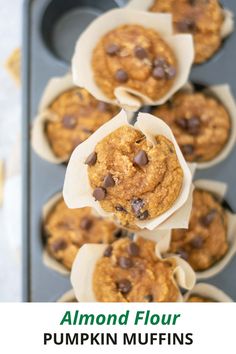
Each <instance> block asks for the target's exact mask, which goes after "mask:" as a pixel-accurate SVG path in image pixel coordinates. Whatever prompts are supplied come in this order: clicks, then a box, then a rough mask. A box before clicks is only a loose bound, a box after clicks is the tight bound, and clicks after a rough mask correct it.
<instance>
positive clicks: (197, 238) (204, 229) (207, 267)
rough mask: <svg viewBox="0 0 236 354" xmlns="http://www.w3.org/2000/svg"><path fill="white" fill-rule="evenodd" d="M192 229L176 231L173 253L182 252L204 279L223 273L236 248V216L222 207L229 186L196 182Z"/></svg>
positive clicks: (205, 181)
mask: <svg viewBox="0 0 236 354" xmlns="http://www.w3.org/2000/svg"><path fill="white" fill-rule="evenodd" d="M194 185H195V190H194V192H193V207H192V212H191V216H190V221H189V227H188V229H186V230H184V229H182V230H181V229H179V230H172V235H171V243H170V248H169V253H171V254H172V253H175V254H179V255H180V256H181V257H182V258H183V259H184V260H186V261H187V262H188V263H189V264H190V265H191V266H192V268H193V269H194V270H195V271H196V272H197V278H198V279H204V278H207V277H210V276H213V275H215V274H217V273H218V272H220V271H221V270H222V269H223V268H224V267H225V266H226V264H228V262H229V261H230V259H231V258H232V256H233V255H234V254H235V251H236V236H235V234H236V233H235V232H236V216H235V215H233V214H232V213H231V212H229V211H228V210H226V209H225V208H224V207H223V206H222V200H223V197H224V194H225V192H226V185H225V184H224V183H221V182H214V181H207V180H198V181H195V182H194Z"/></svg>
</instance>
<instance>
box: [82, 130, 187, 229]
mask: <svg viewBox="0 0 236 354" xmlns="http://www.w3.org/2000/svg"><path fill="white" fill-rule="evenodd" d="M155 139H156V143H157V144H156V145H154V146H153V145H152V144H150V143H149V142H148V141H147V140H146V137H145V136H144V135H143V134H142V133H141V132H140V131H139V130H136V129H134V128H133V127H131V126H122V127H120V128H118V129H116V130H115V131H114V132H112V133H111V134H109V135H107V136H106V137H105V138H104V139H102V140H101V141H100V142H99V143H98V144H97V145H96V147H95V151H94V152H93V153H92V154H91V155H90V156H88V158H87V159H86V161H85V163H86V164H87V165H88V177H89V181H90V184H91V187H92V188H93V196H94V198H95V200H97V201H99V202H100V205H101V207H102V208H103V209H104V210H105V211H107V212H112V213H114V214H115V216H116V217H117V218H118V220H119V222H120V223H121V224H122V225H124V226H126V227H132V228H134V226H135V224H136V222H137V221H142V220H148V219H152V218H155V217H157V216H159V215H161V214H163V213H164V212H165V211H167V210H168V209H170V208H171V207H172V205H173V204H174V202H175V201H176V199H177V198H178V196H179V193H180V191H181V188H182V183H183V171H182V168H181V166H180V164H179V161H178V158H177V155H176V152H175V148H174V145H173V144H172V142H171V141H169V140H168V139H167V138H166V137H164V136H162V135H158V136H156V138H155Z"/></svg>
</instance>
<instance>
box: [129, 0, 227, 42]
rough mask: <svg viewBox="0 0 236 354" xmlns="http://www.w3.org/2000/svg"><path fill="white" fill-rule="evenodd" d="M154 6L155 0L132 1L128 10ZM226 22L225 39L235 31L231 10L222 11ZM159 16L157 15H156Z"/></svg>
mask: <svg viewBox="0 0 236 354" xmlns="http://www.w3.org/2000/svg"><path fill="white" fill-rule="evenodd" d="M153 4H154V0H130V1H129V2H128V4H127V6H126V7H127V8H129V9H134V10H141V11H147V10H148V9H149V8H150V7H151V6H152V5H153ZM222 12H223V15H224V22H223V24H222V27H221V38H222V39H224V38H226V37H228V36H229V35H230V33H232V32H233V30H234V14H233V12H232V11H230V10H229V9H226V8H225V9H222ZM156 14H157V13H156Z"/></svg>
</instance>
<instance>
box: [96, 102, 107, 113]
mask: <svg viewBox="0 0 236 354" xmlns="http://www.w3.org/2000/svg"><path fill="white" fill-rule="evenodd" d="M97 109H98V110H99V111H100V112H102V113H105V112H107V111H108V104H107V103H106V102H102V101H99V102H98V104H97Z"/></svg>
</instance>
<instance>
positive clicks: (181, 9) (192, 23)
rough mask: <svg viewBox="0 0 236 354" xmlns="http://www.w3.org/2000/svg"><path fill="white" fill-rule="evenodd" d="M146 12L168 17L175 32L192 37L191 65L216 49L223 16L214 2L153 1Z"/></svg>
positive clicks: (206, 0)
mask: <svg viewBox="0 0 236 354" xmlns="http://www.w3.org/2000/svg"><path fill="white" fill-rule="evenodd" d="M149 10H150V11H153V12H170V13H172V15H173V22H174V29H175V32H177V33H190V34H192V36H193V40H194V45H195V60H194V61H195V63H202V62H204V61H205V60H207V59H209V58H211V57H212V56H213V55H214V53H215V52H216V51H217V50H218V49H219V47H220V45H221V40H222V38H221V28H222V24H223V21H224V15H223V12H222V8H221V5H220V3H219V1H218V0H178V1H176V0H154V3H153V5H152V6H151V8H150V9H149Z"/></svg>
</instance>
